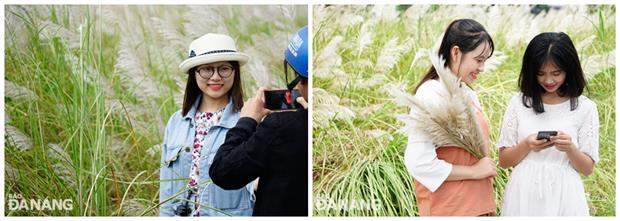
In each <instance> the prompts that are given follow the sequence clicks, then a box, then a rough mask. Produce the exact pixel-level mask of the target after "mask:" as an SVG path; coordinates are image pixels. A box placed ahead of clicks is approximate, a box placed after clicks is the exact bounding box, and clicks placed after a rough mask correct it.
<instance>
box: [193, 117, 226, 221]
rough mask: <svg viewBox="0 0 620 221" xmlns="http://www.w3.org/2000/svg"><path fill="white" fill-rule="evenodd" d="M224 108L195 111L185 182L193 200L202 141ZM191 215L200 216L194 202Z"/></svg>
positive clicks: (195, 199) (196, 196)
mask: <svg viewBox="0 0 620 221" xmlns="http://www.w3.org/2000/svg"><path fill="white" fill-rule="evenodd" d="M223 110H224V109H222V110H219V111H217V112H199V111H198V112H196V116H195V118H194V119H195V121H196V124H195V125H194V129H195V130H196V135H195V137H194V148H193V150H192V165H191V168H190V171H189V178H190V180H189V183H188V184H187V188H189V190H190V191H191V193H192V194H193V198H194V199H193V200H194V201H195V202H198V199H199V198H198V196H199V195H200V194H198V189H199V188H198V185H199V183H200V163H199V162H200V151H201V150H202V147H203V143H204V141H205V140H206V139H207V134H208V132H209V128H211V127H212V126H213V125H215V124H217V123H218V122H219V121H220V118H221V117H222V112H223ZM194 207H195V208H194V213H193V214H192V215H193V216H200V213H199V205H198V204H195V206H194Z"/></svg>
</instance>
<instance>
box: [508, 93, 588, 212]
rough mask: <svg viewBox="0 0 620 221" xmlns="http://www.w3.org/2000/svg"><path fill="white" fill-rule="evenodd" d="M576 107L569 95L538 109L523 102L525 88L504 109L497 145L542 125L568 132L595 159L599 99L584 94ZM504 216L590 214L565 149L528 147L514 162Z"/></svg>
mask: <svg viewBox="0 0 620 221" xmlns="http://www.w3.org/2000/svg"><path fill="white" fill-rule="evenodd" d="M578 101H579V103H578V104H579V105H578V107H577V109H575V110H573V111H571V110H570V100H568V101H566V102H563V103H560V104H554V105H548V104H544V109H545V112H544V113H541V114H535V113H534V111H533V109H531V108H526V107H525V106H524V105H523V103H522V101H521V93H519V94H517V95H515V96H513V97H512V99H511V100H510V103H509V105H508V109H507V110H506V113H505V114H504V119H503V122H502V129H501V133H500V137H499V140H498V143H497V147H498V148H503V147H506V148H511V147H513V146H514V145H516V144H517V142H518V141H519V140H522V139H523V138H525V137H527V136H528V135H530V134H533V133H537V132H538V131H542V130H556V131H564V132H565V133H568V134H570V136H571V138H572V141H573V143H575V145H577V147H578V148H579V149H580V150H581V151H583V152H584V153H586V154H587V155H589V156H590V157H591V158H592V159H593V160H594V162H597V161H598V160H599V156H598V144H599V141H598V127H599V123H598V112H597V109H596V104H595V103H594V102H592V101H591V100H590V99H588V98H586V97H584V96H580V97H579V98H578ZM501 214H502V215H503V216H519V215H525V216H587V215H589V209H588V203H587V200H586V196H585V191H584V188H583V182H582V181H581V177H580V175H579V173H578V172H577V171H576V170H575V169H574V168H573V167H572V166H571V165H570V164H569V160H568V157H567V156H566V154H565V153H564V152H561V151H558V150H557V149H555V148H554V147H550V148H547V149H545V150H542V151H540V152H534V151H531V152H529V153H528V154H527V155H526V156H525V157H524V158H523V159H522V160H521V162H519V164H517V165H515V167H514V168H513V170H512V173H511V174H510V177H509V179H508V183H507V184H506V187H505V190H504V199H503V205H502V211H501Z"/></svg>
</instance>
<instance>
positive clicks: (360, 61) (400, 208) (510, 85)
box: [312, 5, 616, 216]
mask: <svg viewBox="0 0 620 221" xmlns="http://www.w3.org/2000/svg"><path fill="white" fill-rule="evenodd" d="M537 9H542V10H539V11H537ZM615 10H616V8H615V6H613V5H612V6H609V5H608V6H575V5H573V6H560V7H547V8H544V7H539V8H534V7H533V6H528V5H513V6H483V5H474V6H465V5H459V6H455V5H413V6H411V7H409V6H394V5H392V6H390V5H377V6H363V5H356V6H342V5H338V6H333V5H329V6H324V5H317V6H314V7H313V15H312V16H313V24H312V25H313V35H314V38H313V52H314V57H313V67H314V73H313V76H314V78H313V116H312V118H313V133H312V136H313V171H312V172H313V190H312V191H313V195H314V197H315V202H314V203H313V208H314V212H313V214H314V215H317V216H416V215H418V210H417V208H416V201H415V199H416V198H415V194H414V191H413V184H412V177H411V176H410V175H409V174H408V172H407V171H406V169H405V167H404V165H403V154H404V150H405V147H406V144H407V137H406V135H404V134H403V133H401V132H400V131H399V130H400V129H401V128H402V127H403V126H404V125H403V124H402V123H401V122H400V121H398V120H397V119H396V116H397V115H399V114H408V113H409V110H408V109H407V108H405V107H401V106H398V105H397V104H396V102H395V100H394V97H393V96H392V95H391V93H390V91H393V90H398V91H403V92H406V93H410V94H412V93H413V90H414V88H415V86H416V85H417V83H418V82H419V81H420V79H421V78H422V76H423V75H424V74H425V73H426V71H428V69H429V68H430V66H431V63H430V59H429V57H428V53H429V51H433V48H438V46H439V43H440V41H441V37H442V35H443V32H444V31H445V28H446V27H447V25H448V24H449V23H450V22H451V21H453V20H455V19H460V18H472V19H474V20H477V21H478V22H480V23H481V24H482V25H483V26H485V28H486V29H487V30H488V31H489V32H490V34H491V36H492V38H493V41H494V42H495V53H494V54H493V56H492V57H491V58H490V59H489V60H488V61H487V62H486V65H485V71H484V73H482V74H481V75H480V76H479V78H478V80H477V81H475V82H474V84H473V85H472V86H473V89H474V90H476V91H477V92H478V96H479V98H480V99H481V103H482V107H483V110H484V113H485V115H486V117H487V119H488V120H489V124H490V125H489V126H490V129H491V144H492V146H493V147H494V146H495V143H496V141H497V139H498V136H499V129H500V125H501V120H502V116H503V115H504V112H505V109H506V106H507V104H508V101H509V99H510V97H512V96H513V95H514V94H515V93H517V92H518V87H517V79H518V76H519V71H520V68H521V61H522V56H523V52H524V51H525V48H526V46H527V44H528V43H529V41H530V40H531V39H532V38H533V37H534V36H535V35H537V34H539V33H541V32H548V31H562V32H565V33H567V34H568V35H569V36H570V37H571V39H572V40H573V41H574V42H575V45H576V48H577V50H578V53H579V57H580V59H581V62H582V67H583V68H584V71H585V73H586V75H587V81H588V86H587V89H586V91H585V92H584V95H585V96H587V97H589V98H590V99H592V100H593V101H595V102H596V104H597V108H598V111H599V120H600V146H599V152H600V159H601V160H600V162H598V163H597V164H596V165H595V168H594V172H593V173H592V174H591V175H590V176H587V177H582V179H583V182H584V183H585V187H586V194H587V198H588V204H589V207H590V210H591V211H590V212H591V214H592V215H594V216H614V215H615V205H616V203H615V202H616V199H615V197H614V196H615V191H616V190H615V182H616V181H615V175H616V171H615V128H614V127H615V101H614V99H615V73H616V72H615V70H616V69H615V48H616V45H615V42H616V41H615V36H616V30H615V25H616V24H615ZM435 53H436V52H435ZM492 151H493V153H492V158H493V159H494V160H496V161H497V160H498V156H497V149H496V148H492ZM509 174H510V169H508V170H504V169H501V168H498V175H497V176H496V177H495V179H494V189H495V194H496V202H497V206H498V208H501V202H502V195H503V191H504V186H505V184H506V182H507V178H508V176H509ZM368 204H371V206H368ZM373 206H375V207H373ZM498 213H500V214H501V211H500V209H498Z"/></svg>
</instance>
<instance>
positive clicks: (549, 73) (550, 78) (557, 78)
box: [536, 60, 566, 93]
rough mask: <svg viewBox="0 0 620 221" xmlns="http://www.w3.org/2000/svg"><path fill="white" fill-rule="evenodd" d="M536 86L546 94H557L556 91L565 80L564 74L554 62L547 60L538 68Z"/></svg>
mask: <svg viewBox="0 0 620 221" xmlns="http://www.w3.org/2000/svg"><path fill="white" fill-rule="evenodd" d="M536 78H537V79H538V84H540V86H541V87H542V88H543V89H545V91H546V92H547V93H557V92H558V89H559V88H560V86H562V84H564V80H565V79H566V72H565V71H564V70H562V69H560V68H559V67H558V66H557V65H556V64H555V62H553V61H550V60H547V61H545V63H543V65H542V66H541V67H540V70H539V71H538V73H537V74H536Z"/></svg>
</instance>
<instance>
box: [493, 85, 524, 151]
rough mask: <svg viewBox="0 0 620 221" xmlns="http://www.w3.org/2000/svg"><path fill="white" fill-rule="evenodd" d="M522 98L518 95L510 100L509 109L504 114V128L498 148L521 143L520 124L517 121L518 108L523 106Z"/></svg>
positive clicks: (501, 131) (502, 128) (500, 134)
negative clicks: (519, 135)
mask: <svg viewBox="0 0 620 221" xmlns="http://www.w3.org/2000/svg"><path fill="white" fill-rule="evenodd" d="M520 98H521V96H520V94H517V95H515V96H513V97H512V98H511V99H510V102H509V103H508V108H507V109H506V112H505V113H504V117H503V120H502V127H501V130H500V133H499V139H498V140H497V148H502V147H513V146H514V145H516V144H517V143H518V142H519V140H518V139H519V138H518V133H517V128H518V126H519V122H518V120H517V107H518V105H521V99H520Z"/></svg>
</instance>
